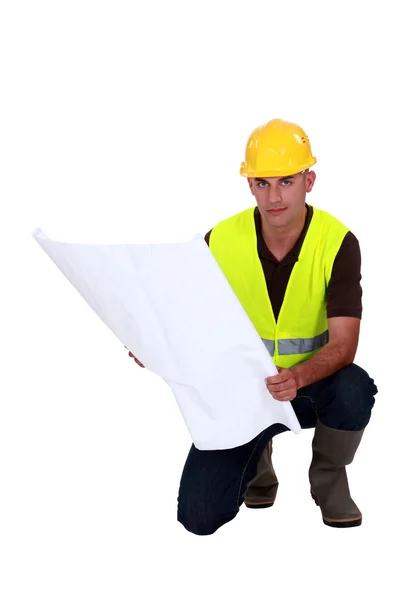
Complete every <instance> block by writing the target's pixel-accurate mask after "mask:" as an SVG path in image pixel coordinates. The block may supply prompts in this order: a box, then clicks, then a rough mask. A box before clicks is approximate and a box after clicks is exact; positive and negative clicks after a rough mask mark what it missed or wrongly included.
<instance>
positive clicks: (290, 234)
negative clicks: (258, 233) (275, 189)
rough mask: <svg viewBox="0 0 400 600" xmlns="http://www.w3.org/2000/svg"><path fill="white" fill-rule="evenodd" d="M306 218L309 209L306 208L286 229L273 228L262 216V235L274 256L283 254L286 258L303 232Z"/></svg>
mask: <svg viewBox="0 0 400 600" xmlns="http://www.w3.org/2000/svg"><path fill="white" fill-rule="evenodd" d="M306 217H307V207H306V206H304V211H302V212H301V214H300V216H299V218H298V219H296V220H295V221H293V222H292V223H289V224H288V225H287V226H285V227H271V226H270V225H269V223H268V222H267V221H266V220H265V219H263V217H262V215H261V222H262V235H263V238H264V241H265V243H266V245H267V246H268V248H269V249H270V251H271V252H272V253H273V254H278V255H282V254H283V256H284V255H285V254H286V253H287V252H289V250H291V249H292V248H293V246H294V245H295V243H296V242H297V240H298V239H299V237H300V234H301V232H302V230H303V227H304V223H305V221H306Z"/></svg>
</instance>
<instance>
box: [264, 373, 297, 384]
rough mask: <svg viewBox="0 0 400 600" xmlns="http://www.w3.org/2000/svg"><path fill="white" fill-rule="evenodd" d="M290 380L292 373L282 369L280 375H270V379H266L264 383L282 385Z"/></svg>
mask: <svg viewBox="0 0 400 600" xmlns="http://www.w3.org/2000/svg"><path fill="white" fill-rule="evenodd" d="M290 379H292V373H291V372H290V371H289V369H284V371H282V372H281V373H278V375H272V377H267V378H266V381H267V382H268V383H272V384H275V383H283V382H284V381H289V380H290Z"/></svg>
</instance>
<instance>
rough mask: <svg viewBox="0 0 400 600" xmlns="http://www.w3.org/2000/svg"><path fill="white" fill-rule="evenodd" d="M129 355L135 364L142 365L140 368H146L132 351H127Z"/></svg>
mask: <svg viewBox="0 0 400 600" xmlns="http://www.w3.org/2000/svg"><path fill="white" fill-rule="evenodd" d="M129 356H130V357H131V358H133V360H134V361H135V363H136V364H137V365H139V367H142V369H145V368H146V367H145V366H144V365H143V364H142V363H141V362H140V360H139V359H138V358H136V356H134V355H133V354H132V352H129Z"/></svg>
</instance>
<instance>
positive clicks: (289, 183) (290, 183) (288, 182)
mask: <svg viewBox="0 0 400 600" xmlns="http://www.w3.org/2000/svg"><path fill="white" fill-rule="evenodd" d="M281 184H282V185H283V187H289V186H290V185H292V182H291V181H290V179H285V181H281Z"/></svg>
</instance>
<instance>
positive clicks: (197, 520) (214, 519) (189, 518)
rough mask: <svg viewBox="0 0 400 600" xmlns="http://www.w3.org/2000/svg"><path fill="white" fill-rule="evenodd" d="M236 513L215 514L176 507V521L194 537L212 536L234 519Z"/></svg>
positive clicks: (208, 511) (194, 508) (193, 508)
mask: <svg viewBox="0 0 400 600" xmlns="http://www.w3.org/2000/svg"><path fill="white" fill-rule="evenodd" d="M236 514H237V512H235V513H231V514H224V515H222V514H216V513H215V512H213V511H210V510H206V511H204V510H198V509H197V508H196V507H192V508H191V509H190V508H185V507H183V506H181V505H178V521H179V523H181V524H182V525H183V526H184V528H185V529H187V531H189V532H190V533H194V534H195V535H212V534H213V533H215V532H216V531H217V529H219V528H220V527H222V525H225V523H227V522H228V521H231V520H232V519H234V518H235V516H236Z"/></svg>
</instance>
